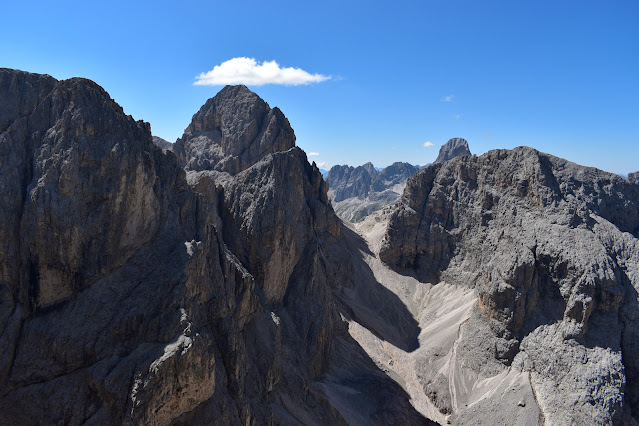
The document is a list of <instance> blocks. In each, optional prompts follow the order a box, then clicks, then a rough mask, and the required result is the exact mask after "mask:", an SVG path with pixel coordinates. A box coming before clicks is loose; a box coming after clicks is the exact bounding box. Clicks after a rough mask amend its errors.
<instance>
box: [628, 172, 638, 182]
mask: <svg viewBox="0 0 639 426" xmlns="http://www.w3.org/2000/svg"><path fill="white" fill-rule="evenodd" d="M628 180H629V181H630V182H633V183H637V184H639V172H634V173H628Z"/></svg>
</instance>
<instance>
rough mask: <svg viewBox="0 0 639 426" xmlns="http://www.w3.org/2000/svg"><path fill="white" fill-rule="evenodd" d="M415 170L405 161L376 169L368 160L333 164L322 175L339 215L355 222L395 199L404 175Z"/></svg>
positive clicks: (400, 188)
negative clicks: (355, 165)
mask: <svg viewBox="0 0 639 426" xmlns="http://www.w3.org/2000/svg"><path fill="white" fill-rule="evenodd" d="M418 170H419V166H413V165H411V164H408V163H400V162H397V163H393V164H391V165H390V166H388V167H386V168H384V169H382V170H381V171H378V170H377V169H376V168H375V167H374V166H373V164H372V163H366V164H364V165H363V166H359V167H351V166H346V165H344V166H333V167H331V170H330V171H329V173H328V176H327V177H326V181H327V182H328V184H329V191H328V195H329V198H330V199H331V202H332V203H333V208H334V209H335V212H336V213H337V215H338V216H339V217H341V218H342V219H343V220H346V221H349V222H357V221H359V220H361V219H363V218H364V217H366V216H368V215H369V214H371V213H372V212H374V211H377V210H379V209H381V208H383V207H384V206H387V205H389V204H391V203H392V202H394V201H395V200H397V199H398V198H399V196H400V195H401V193H402V191H403V190H404V186H405V184H406V179H408V177H409V176H412V175H413V174H415V173H416V172H417V171H418Z"/></svg>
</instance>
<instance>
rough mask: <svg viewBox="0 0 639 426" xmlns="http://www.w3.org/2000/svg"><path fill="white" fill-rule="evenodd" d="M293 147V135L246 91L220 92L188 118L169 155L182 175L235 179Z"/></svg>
mask: <svg viewBox="0 0 639 426" xmlns="http://www.w3.org/2000/svg"><path fill="white" fill-rule="evenodd" d="M294 146H295V133H294V132H293V129H292V128H291V125H290V124H289V122H288V120H287V119H286V117H284V114H282V111H280V110H279V108H277V107H276V108H273V109H271V108H270V107H269V106H268V104H267V103H266V102H264V101H263V100H262V99H261V98H260V97H259V96H257V95H256V94H255V93H253V92H251V91H250V90H249V89H248V88H247V87H246V86H226V87H225V88H224V89H222V90H221V91H220V92H219V93H218V94H217V95H216V96H215V97H214V98H211V99H209V100H208V101H207V102H206V103H205V104H204V105H203V106H202V108H200V110H199V111H198V112H197V113H196V114H195V115H194V116H193V120H192V121H191V124H190V125H189V126H188V127H187V128H186V130H185V131H184V135H183V136H182V137H181V138H180V139H178V141H177V142H176V144H175V147H174V152H175V153H176V154H177V156H178V158H179V159H180V163H181V164H183V166H184V168H185V170H187V171H188V170H194V171H201V170H217V171H224V172H227V173H230V174H232V175H235V174H238V173H239V172H241V171H244V170H246V169H247V168H249V167H250V166H252V165H254V164H255V163H256V162H257V161H259V160H260V159H261V158H262V157H264V156H265V155H267V154H272V153H275V152H282V151H286V150H289V149H291V148H293V147H294Z"/></svg>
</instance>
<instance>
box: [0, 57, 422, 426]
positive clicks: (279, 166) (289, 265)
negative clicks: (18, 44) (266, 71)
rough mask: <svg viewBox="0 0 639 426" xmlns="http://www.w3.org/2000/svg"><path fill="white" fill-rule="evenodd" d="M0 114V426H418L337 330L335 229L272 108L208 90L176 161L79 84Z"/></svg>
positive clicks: (341, 278) (312, 173)
mask: <svg viewBox="0 0 639 426" xmlns="http://www.w3.org/2000/svg"><path fill="white" fill-rule="evenodd" d="M0 99H2V102H0V166H1V168H0V188H2V190H1V192H0V193H1V194H2V197H1V198H0V222H1V223H2V226H0V237H1V239H0V240H1V244H2V245H1V246H0V305H1V306H2V309H1V310H0V330H1V333H0V347H2V348H3V350H2V351H1V352H0V379H1V380H0V424H61V423H62V424H84V423H89V424H158V425H161V424H265V423H276V424H327V423H329V424H345V423H349V424H364V423H389V422H392V421H397V422H400V423H406V424H422V423H427V420H426V419H424V418H423V417H422V416H421V415H420V414H419V413H417V412H416V411H415V410H414V409H413V407H411V405H410V404H409V402H408V397H407V395H406V393H405V392H404V391H403V390H402V389H401V387H400V386H399V385H397V384H396V383H394V382H393V381H392V380H391V379H390V378H388V377H387V376H386V375H385V374H384V373H383V372H382V371H381V370H379V368H378V367H377V366H375V364H374V363H373V362H372V361H371V360H370V358H368V357H367V355H366V354H365V353H364V352H363V351H362V350H361V348H360V347H359V346H358V345H357V344H356V342H354V341H353V339H352V338H351V337H350V336H349V335H348V333H347V331H346V326H345V324H344V322H343V321H342V319H341V317H340V313H341V311H344V310H345V309H346V306H345V304H344V303H343V301H342V299H341V298H339V297H336V295H339V294H340V292H342V291H344V290H343V289H344V288H349V287H353V286H354V285H355V284H354V283H355V274H354V272H353V270H354V266H353V265H354V262H355V261H354V259H353V258H352V257H351V256H349V254H348V252H347V250H346V248H345V247H346V244H345V242H344V235H343V232H348V230H346V231H345V230H343V229H342V228H341V226H340V224H339V220H338V219H337V217H336V216H335V214H334V213H333V211H332V209H331V207H330V204H329V202H328V198H327V193H326V191H327V186H326V184H325V183H324V181H323V180H322V177H321V174H320V172H319V170H318V169H317V168H316V167H313V166H311V165H310V164H308V161H307V159H306V156H305V154H304V153H303V151H301V150H300V149H299V148H296V147H294V140H295V139H294V135H293V131H292V130H291V128H290V126H289V124H288V121H287V120H286V118H285V117H284V116H283V114H282V113H281V112H280V111H279V110H277V109H270V108H269V107H268V105H266V103H265V102H264V101H262V100H261V99H259V97H257V95H255V94H254V93H252V92H250V91H249V90H248V89H246V88H245V87H227V88H225V89H223V90H222V91H221V92H220V94H218V95H217V96H216V97H214V98H212V99H210V100H209V101H208V102H207V103H206V104H205V105H204V106H203V107H202V109H201V110H200V112H198V113H197V114H196V115H195V116H194V118H193V122H192V123H191V125H189V127H188V128H187V130H186V132H185V136H184V137H183V138H182V139H180V141H178V143H177V144H176V146H174V148H176V149H175V151H176V153H177V156H176V155H174V154H173V153H172V152H170V151H166V150H165V151H163V150H162V149H160V148H158V147H156V146H155V145H154V141H153V139H152V136H151V133H150V129H149V126H148V124H146V123H144V122H141V121H137V122H136V121H135V120H133V119H132V118H131V117H130V116H127V115H125V114H124V112H123V111H122V108H121V107H120V106H118V105H117V104H116V103H115V102H114V101H113V100H112V99H111V98H110V97H109V95H108V94H107V93H106V92H105V91H104V90H103V89H102V88H101V87H99V86H98V85H97V84H95V83H93V82H91V81H88V80H84V79H70V80H65V81H57V80H55V79H53V78H51V77H49V76H43V75H37V74H29V73H25V72H21V71H15V70H7V69H0ZM183 166H184V167H185V168H186V170H187V172H185V170H184V169H183ZM352 395H357V397H356V398H354V397H352Z"/></svg>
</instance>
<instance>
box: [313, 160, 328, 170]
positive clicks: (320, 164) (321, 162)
mask: <svg viewBox="0 0 639 426" xmlns="http://www.w3.org/2000/svg"><path fill="white" fill-rule="evenodd" d="M315 164H316V165H317V168H318V169H321V168H322V167H324V166H325V165H326V164H328V163H327V162H326V161H320V162H319V163H315Z"/></svg>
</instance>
